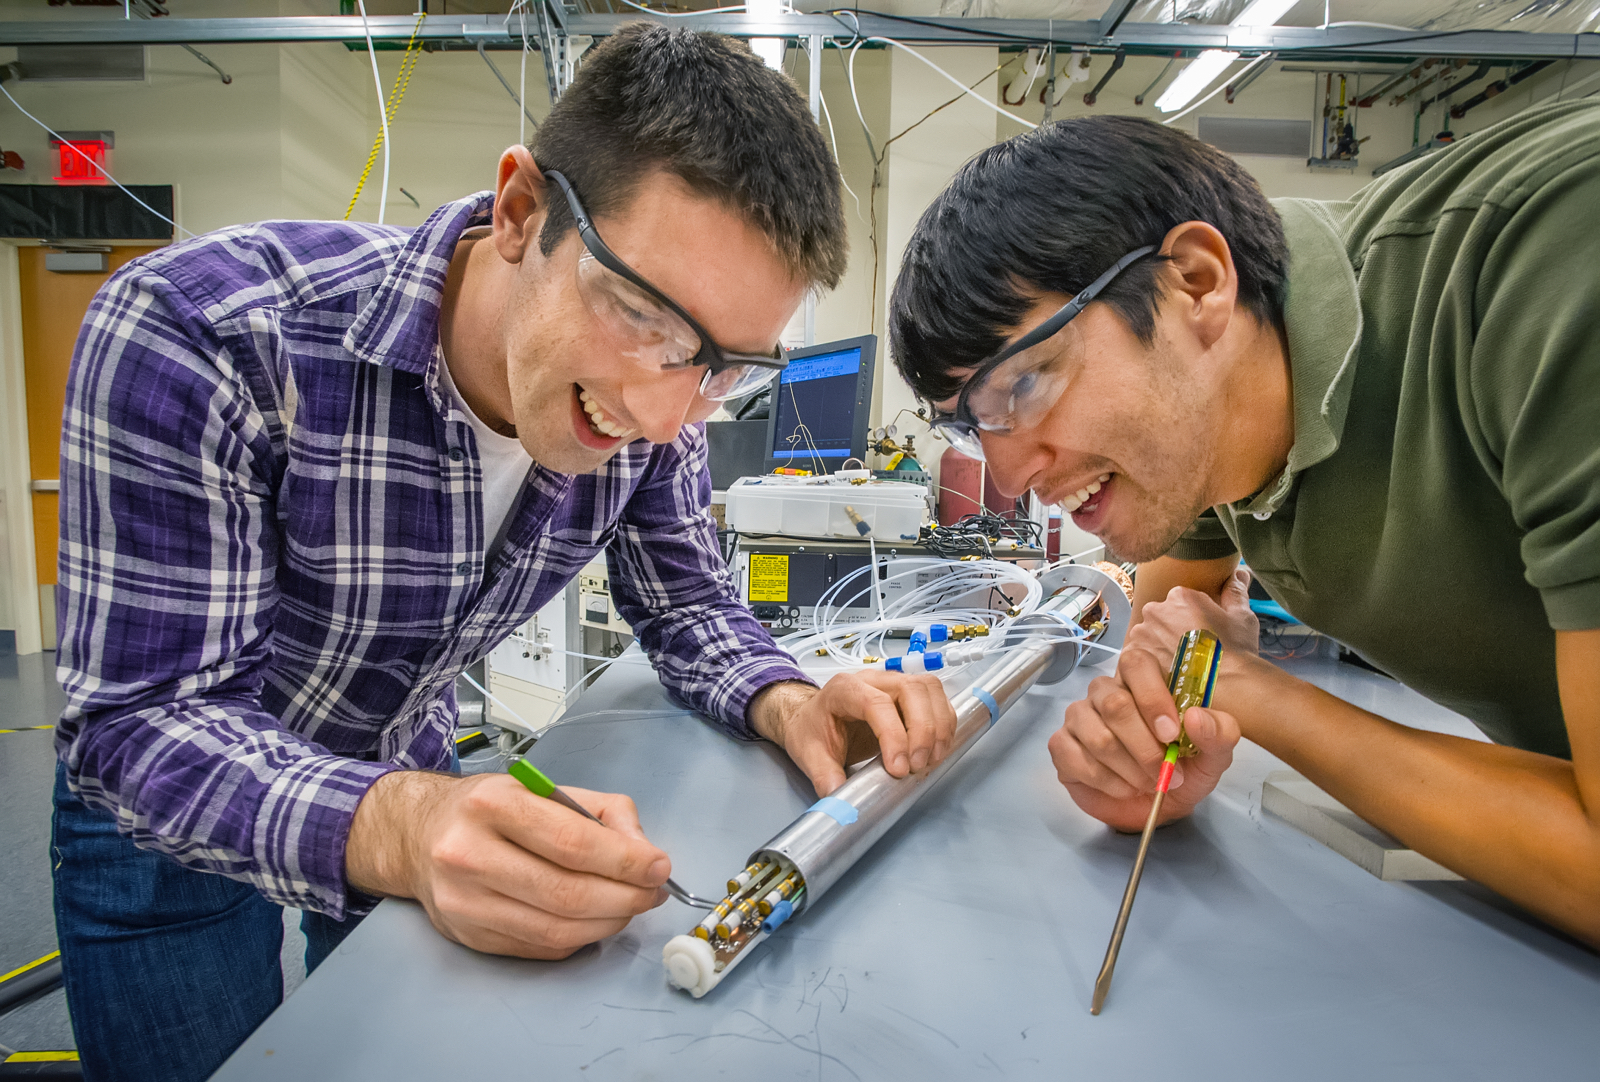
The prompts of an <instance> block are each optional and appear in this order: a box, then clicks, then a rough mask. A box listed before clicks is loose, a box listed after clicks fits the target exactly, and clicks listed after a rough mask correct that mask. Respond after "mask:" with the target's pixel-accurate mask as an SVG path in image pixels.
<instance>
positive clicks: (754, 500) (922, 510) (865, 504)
mask: <svg viewBox="0 0 1600 1082" xmlns="http://www.w3.org/2000/svg"><path fill="white" fill-rule="evenodd" d="M927 507H928V490H927V489H926V488H924V487H923V486H922V485H911V484H905V483H903V482H900V481H879V480H877V479H876V478H864V479H857V481H855V482H852V481H850V480H845V479H840V478H834V477H783V476H771V475H769V476H766V477H741V478H740V479H739V480H737V481H735V482H734V483H733V484H732V485H731V486H729V488H728V503H727V520H728V527H729V529H732V530H735V531H737V532H738V533H741V534H754V535H768V534H781V535H783V536H786V537H849V538H854V539H856V540H862V539H865V538H867V537H871V538H873V539H874V540H877V541H915V540H916V539H917V534H918V533H919V532H920V530H921V528H922V522H923V519H924V517H925V515H926V512H927Z"/></svg>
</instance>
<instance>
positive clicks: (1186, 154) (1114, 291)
mask: <svg viewBox="0 0 1600 1082" xmlns="http://www.w3.org/2000/svg"><path fill="white" fill-rule="evenodd" d="M1188 221H1204V222H1209V223H1211V224H1212V225H1214V226H1216V227H1217V229H1218V230H1219V231H1220V232H1221V233H1222V235H1223V236H1224V237H1226V238H1227V241H1228V245H1229V247H1230V248H1231V249H1232V252H1233V262H1234V266H1235V267H1236V268H1237V270H1238V274H1239V300H1240V303H1241V304H1243V305H1244V307H1245V308H1247V309H1248V310H1249V311H1251V312H1252V313H1254V314H1255V316H1256V317H1257V318H1258V319H1260V320H1262V321H1263V322H1265V323H1269V324H1271V325H1274V326H1277V325H1281V324H1282V322H1283V299H1284V294H1285V290H1286V281H1287V274H1288V267H1289V250H1288V246H1287V244H1286V243H1285V242H1284V239H1283V223H1282V222H1281V221H1280V220H1279V218H1278V212H1277V211H1275V210H1273V209H1272V205H1271V204H1270V203H1268V202H1267V200H1266V197H1265V196H1264V195H1262V194H1261V189H1260V188H1259V187H1257V186H1256V182H1255V180H1254V179H1252V178H1251V176H1250V175H1249V174H1248V173H1246V172H1245V171H1244V170H1243V169H1241V168H1240V167H1239V164H1238V163H1237V162H1235V161H1234V160H1233V159H1232V158H1230V157H1228V156H1227V155H1226V154H1223V153H1222V152H1221V151H1219V150H1217V149H1215V148H1214V147H1211V146H1208V145H1207V144H1205V143H1202V142H1200V141H1199V140H1198V139H1195V138H1193V137H1192V136H1189V135H1186V134H1184V133H1183V132H1179V131H1174V130H1173V129H1172V128H1168V127H1164V126H1162V125H1160V124H1155V123H1152V122H1151V121H1148V120H1142V119H1139V118H1137V117H1126V116H1097V117H1078V118H1073V119H1071V120H1062V121H1058V122H1056V123H1054V124H1049V125H1045V126H1043V127H1041V128H1039V129H1037V130H1035V131H1032V132H1029V133H1027V134H1025V135H1019V136H1017V137H1016V138H1014V139H1010V140H1008V141H1006V142H1004V143H1000V144H998V145H996V146H992V147H989V148H988V149H987V150H985V151H983V152H982V153H980V154H978V155H977V156H976V157H974V158H973V159H972V160H971V161H969V162H968V163H967V164H966V165H965V166H963V167H962V168H961V171H960V172H958V173H957V174H956V176H955V179H954V180H952V181H951V182H950V186H949V187H948V188H946V189H945V190H944V191H943V192H941V193H940V194H939V197H938V198H937V199H935V200H934V201H933V205H932V206H930V207H929V208H928V209H927V211H925V212H924V213H923V215H922V220H921V221H919V222H918V223H917V228H916V231H915V232H914V233H913V234H912V236H911V242H910V243H909V244H908V245H907V246H906V251H905V255H904V257H903V259H902V262H901V266H900V274H899V277H898V278H897V279H896V280H895V284H894V293H893V295H892V296H891V298H890V301H889V345H890V350H891V352H892V353H893V355H894V363H895V367H896V368H898V369H899V370H900V374H901V375H902V376H904V377H905V380H906V382H907V383H909V384H910V385H911V388H912V390H913V391H915V392H916V393H917V394H918V395H920V396H921V397H923V398H924V399H926V400H928V401H938V400H940V399H944V398H948V397H950V396H951V395H953V394H955V393H956V392H957V391H959V390H960V389H961V384H962V379H961V378H959V377H957V376H953V375H951V369H957V368H972V367H975V366H976V365H978V364H979V363H980V362H982V361H984V360H986V359H987V358H988V357H990V356H991V355H993V354H994V353H995V352H996V351H998V350H999V349H1000V347H1001V346H1002V345H1003V344H1004V342H1005V339H1006V336H1007V334H1008V333H1009V332H1010V331H1011V330H1013V329H1014V328H1015V327H1016V325H1017V323H1018V322H1019V321H1020V320H1021V319H1022V316H1023V314H1024V313H1025V312H1026V311H1027V309H1028V306H1029V304H1030V303H1031V302H1032V299H1033V295H1034V294H1035V293H1038V292H1048V293H1063V294H1067V295H1069V296H1070V295H1073V294H1076V293H1077V292H1078V291H1080V290H1082V289H1083V288H1084V287H1085V286H1087V285H1088V284H1089V283H1090V282H1092V281H1094V279H1095V278H1097V277H1098V276H1099V275H1100V274H1101V273H1103V272H1104V271H1105V270H1107V269H1108V268H1109V267H1110V266H1111V265H1112V264H1113V263H1115V262H1116V261H1117V260H1119V259H1121V258H1122V257H1123V256H1125V255H1127V254H1128V253H1129V252H1131V251H1133V250H1134V249H1136V248H1140V247H1143V246H1144V245H1147V244H1160V243H1161V241H1162V239H1163V238H1164V237H1165V236H1166V235H1167V232H1168V231H1169V230H1171V229H1172V228H1173V227H1174V226H1176V225H1178V224H1180V223H1182V222H1188ZM1162 262H1163V259H1162V257H1160V256H1155V255H1152V256H1149V257H1146V258H1144V259H1140V260H1138V261H1136V262H1135V263H1133V264H1132V265H1131V266H1129V267H1128V269H1127V270H1125V271H1123V272H1122V274H1121V275H1120V276H1118V278H1117V279H1116V281H1115V282H1113V283H1112V285H1111V286H1110V287H1109V288H1108V289H1106V291H1105V292H1104V293H1102V294H1101V295H1100V299H1101V300H1103V301H1105V302H1106V303H1107V304H1109V305H1111V307H1112V308H1113V309H1114V310H1115V311H1116V312H1117V313H1118V314H1119V315H1120V316H1121V317H1122V318H1123V319H1124V320H1126V321H1127V323H1128V326H1129V328H1130V329H1131V330H1132V331H1133V333H1134V334H1135V335H1137V336H1138V338H1139V340H1140V341H1141V342H1143V343H1144V344H1145V345H1147V346H1148V345H1149V344H1150V343H1151V341H1152V340H1153V339H1154V337H1155V314H1156V305H1157V302H1158V301H1159V299H1160V297H1161V282H1160V267H1161V264H1162Z"/></svg>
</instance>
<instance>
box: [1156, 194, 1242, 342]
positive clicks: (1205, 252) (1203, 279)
mask: <svg viewBox="0 0 1600 1082" xmlns="http://www.w3.org/2000/svg"><path fill="white" fill-rule="evenodd" d="M1161 252H1162V254H1163V255H1165V256H1168V257H1169V260H1168V262H1167V264H1166V266H1165V267H1164V268H1163V269H1164V271H1165V274H1164V277H1163V281H1162V284H1163V285H1164V286H1165V287H1166V288H1167V290H1168V291H1169V292H1172V293H1174V294H1175V296H1176V299H1178V300H1179V301H1181V302H1182V306H1181V313H1182V318H1184V319H1185V320H1186V321H1188V323H1189V324H1190V327H1191V330H1192V332H1193V333H1194V335H1195V337H1196V338H1197V339H1198V340H1199V341H1200V343H1201V345H1202V346H1203V347H1210V346H1211V345H1212V344H1213V343H1215V342H1216V341H1217V340H1218V339H1219V338H1221V337H1222V335H1223V332H1224V331H1226V330H1227V329H1228V324H1229V323H1230V322H1232V320H1233V310H1234V305H1235V304H1236V303H1237V301H1238V299H1239V272H1238V269H1237V268H1236V267H1234V265H1233V251H1232V249H1230V248H1229V247H1228V240H1227V238H1226V237H1224V236H1223V235H1222V231H1221V230H1219V229H1218V228H1217V227H1216V226H1214V225H1212V224H1211V223H1209V222H1184V223H1183V224H1182V225H1177V226H1173V228H1172V229H1171V230H1170V231H1168V233H1167V236H1166V239H1164V240H1163V241H1162V242H1161Z"/></svg>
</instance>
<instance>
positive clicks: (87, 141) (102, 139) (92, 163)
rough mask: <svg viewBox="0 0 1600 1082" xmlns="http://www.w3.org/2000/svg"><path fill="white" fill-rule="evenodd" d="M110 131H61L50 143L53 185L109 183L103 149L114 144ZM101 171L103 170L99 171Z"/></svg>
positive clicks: (106, 149) (105, 149) (105, 150)
mask: <svg viewBox="0 0 1600 1082" xmlns="http://www.w3.org/2000/svg"><path fill="white" fill-rule="evenodd" d="M115 145H116V143H115V137H114V136H113V135H112V133H111V132H108V131H107V132H98V131H97V132H62V133H61V138H59V139H57V138H55V137H54V136H52V137H51V139H50V146H51V149H53V150H54V151H55V152H56V176H55V181H56V183H57V184H109V183H111V182H110V181H109V180H107V179H106V173H105V172H104V171H109V169H110V166H109V165H108V164H107V162H106V152H107V151H108V150H110V149H111V148H112V147H113V146H115ZM103 170H104V171H103Z"/></svg>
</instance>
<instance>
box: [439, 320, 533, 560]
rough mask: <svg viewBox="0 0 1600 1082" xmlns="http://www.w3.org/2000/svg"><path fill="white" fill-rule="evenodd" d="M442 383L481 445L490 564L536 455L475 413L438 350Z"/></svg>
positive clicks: (485, 535) (486, 551) (486, 556)
mask: <svg viewBox="0 0 1600 1082" xmlns="http://www.w3.org/2000/svg"><path fill="white" fill-rule="evenodd" d="M439 386H440V387H441V388H442V389H443V391H444V393H445V397H446V398H447V399H448V400H449V401H450V402H451V403H452V404H454V406H455V408H456V409H458V410H460V411H461V412H462V414H463V415H464V416H465V417H466V418H467V424H469V425H471V426H472V435H473V437H474V438H475V440H476V441H477V444H478V468H479V469H480V470H482V472H483V559H484V563H485V565H487V564H488V562H489V561H490V560H491V559H493V558H494V554H495V552H496V551H498V550H499V548H500V531H501V530H502V529H503V528H504V527H505V523H506V519H507V518H508V517H509V516H510V515H511V509H512V508H513V507H515V506H516V503H517V496H518V495H519V494H520V493H521V492H522V485H523V482H525V481H526V480H527V479H528V471H529V470H530V469H532V468H533V457H532V456H531V455H529V454H528V452H527V450H526V449H525V448H524V447H523V446H522V441H521V440H519V439H517V438H516V437H515V436H502V435H501V434H500V433H498V432H496V431H495V430H494V429H492V428H490V427H489V426H488V425H486V424H484V423H483V421H482V420H481V419H480V418H479V417H478V415H477V414H476V413H473V412H472V407H471V406H469V405H467V400H466V399H464V398H462V397H461V392H460V391H458V390H457V389H456V381H455V380H454V379H452V378H451V377H450V365H449V364H447V363H446V362H445V359H444V351H443V350H440V351H439Z"/></svg>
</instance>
